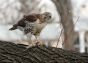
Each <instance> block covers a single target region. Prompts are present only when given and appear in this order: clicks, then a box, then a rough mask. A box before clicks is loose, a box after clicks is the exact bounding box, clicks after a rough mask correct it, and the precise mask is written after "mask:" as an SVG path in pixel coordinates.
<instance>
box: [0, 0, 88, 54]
mask: <svg viewBox="0 0 88 63" xmlns="http://www.w3.org/2000/svg"><path fill="white" fill-rule="evenodd" d="M61 4H62V5H61ZM43 12H50V13H51V14H52V23H51V24H47V25H46V26H45V27H44V28H43V29H42V31H41V33H40V35H39V39H41V40H42V41H44V43H45V45H47V46H48V45H50V46H53V47H58V48H63V49H71V50H74V49H75V50H76V51H78V52H81V53H84V52H86V53H88V14H87V12H88V0H0V41H8V42H14V43H23V44H26V43H27V42H30V39H29V38H31V40H34V38H33V37H29V36H27V35H24V33H23V32H22V31H20V30H18V29H17V30H14V31H9V28H11V27H12V25H13V24H15V23H17V22H18V21H19V20H20V19H21V18H22V17H23V16H24V15H29V14H31V13H43ZM65 26H67V27H65ZM69 30H70V31H69ZM63 44H65V45H63Z"/></svg>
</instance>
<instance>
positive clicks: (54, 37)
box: [39, 23, 63, 48]
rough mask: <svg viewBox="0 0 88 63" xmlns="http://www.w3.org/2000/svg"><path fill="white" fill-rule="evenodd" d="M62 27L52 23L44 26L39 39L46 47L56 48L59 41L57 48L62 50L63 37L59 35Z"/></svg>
mask: <svg viewBox="0 0 88 63" xmlns="http://www.w3.org/2000/svg"><path fill="white" fill-rule="evenodd" d="M61 30H62V27H61V25H60V24H58V23H52V24H48V25H46V26H45V28H44V29H43V30H42V31H41V33H40V36H39V38H40V39H41V40H43V41H44V43H45V44H46V45H47V46H53V47H56V44H57V43H58V41H59V45H58V47H60V48H62V40H63V37H62V35H61V36H60V34H61Z"/></svg>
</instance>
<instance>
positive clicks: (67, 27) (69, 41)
mask: <svg viewBox="0 0 88 63" xmlns="http://www.w3.org/2000/svg"><path fill="white" fill-rule="evenodd" d="M53 2H54V3H55V4H56V7H57V10H58V12H59V14H60V17H61V23H62V25H63V28H64V38H65V39H64V48H65V49H70V50H71V49H73V48H74V47H73V45H74V38H75V36H74V25H73V18H72V11H71V10H72V9H71V8H72V7H71V2H70V0H53Z"/></svg>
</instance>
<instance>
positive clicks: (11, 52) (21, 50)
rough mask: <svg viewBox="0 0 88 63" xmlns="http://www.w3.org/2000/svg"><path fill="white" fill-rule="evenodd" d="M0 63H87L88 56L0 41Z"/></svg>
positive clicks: (57, 49)
mask: <svg viewBox="0 0 88 63" xmlns="http://www.w3.org/2000/svg"><path fill="white" fill-rule="evenodd" d="M0 63H88V54H80V53H77V52H73V51H67V50H63V49H60V48H53V47H46V46H33V47H30V48H26V45H16V44H14V43H10V42H2V41H0Z"/></svg>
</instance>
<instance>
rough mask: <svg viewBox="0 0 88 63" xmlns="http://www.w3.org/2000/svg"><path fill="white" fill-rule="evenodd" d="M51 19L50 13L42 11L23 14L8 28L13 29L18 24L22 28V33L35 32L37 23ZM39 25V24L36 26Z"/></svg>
mask: <svg viewBox="0 0 88 63" xmlns="http://www.w3.org/2000/svg"><path fill="white" fill-rule="evenodd" d="M50 19H51V13H49V12H44V13H42V14H35V13H33V14H30V15H24V17H23V18H22V19H21V20H19V21H18V23H16V24H14V25H13V27H12V28H10V29H9V30H15V29H17V28H18V26H20V27H23V28H24V33H25V34H27V33H29V32H31V33H32V34H36V32H37V29H38V28H37V25H38V24H42V23H44V22H48V21H49V20H50ZM38 27H39V26H38Z"/></svg>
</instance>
